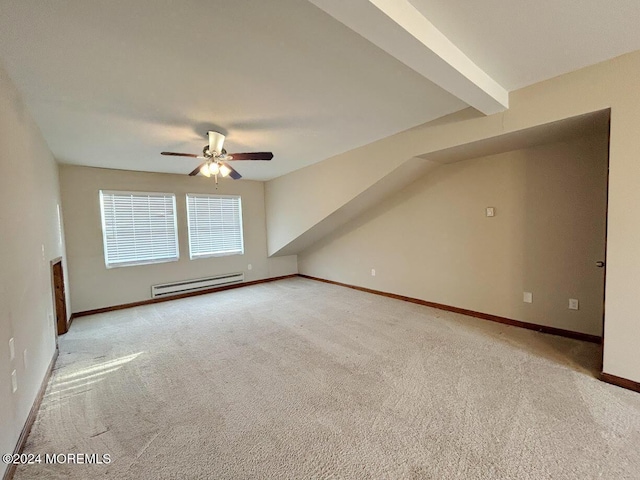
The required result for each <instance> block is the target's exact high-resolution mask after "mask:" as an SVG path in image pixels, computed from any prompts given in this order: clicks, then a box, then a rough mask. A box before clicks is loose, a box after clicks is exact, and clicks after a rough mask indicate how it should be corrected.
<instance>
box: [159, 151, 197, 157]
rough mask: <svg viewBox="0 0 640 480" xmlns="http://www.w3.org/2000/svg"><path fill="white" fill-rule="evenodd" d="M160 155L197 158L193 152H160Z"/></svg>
mask: <svg viewBox="0 0 640 480" xmlns="http://www.w3.org/2000/svg"><path fill="white" fill-rule="evenodd" d="M160 155H173V156H174V157H192V158H198V155H195V154H193V153H176V152H160Z"/></svg>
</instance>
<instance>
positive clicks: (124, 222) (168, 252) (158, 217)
mask: <svg viewBox="0 0 640 480" xmlns="http://www.w3.org/2000/svg"><path fill="white" fill-rule="evenodd" d="M100 208H101V212H102V235H103V238H104V260H105V264H106V265H107V268H111V267H123V266H129V265H142V264H146V263H160V262H170V261H173V260H178V229H177V227H176V197H175V195H173V194H170V193H146V192H113V191H104V190H101V191H100Z"/></svg>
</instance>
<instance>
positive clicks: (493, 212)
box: [487, 207, 496, 217]
mask: <svg viewBox="0 0 640 480" xmlns="http://www.w3.org/2000/svg"><path fill="white" fill-rule="evenodd" d="M495 216H496V209H495V208H494V207H487V217H495Z"/></svg>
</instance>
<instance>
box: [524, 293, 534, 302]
mask: <svg viewBox="0 0 640 480" xmlns="http://www.w3.org/2000/svg"><path fill="white" fill-rule="evenodd" d="M522 301H523V302H524V303H533V294H532V293H531V292H524V294H523V295H522Z"/></svg>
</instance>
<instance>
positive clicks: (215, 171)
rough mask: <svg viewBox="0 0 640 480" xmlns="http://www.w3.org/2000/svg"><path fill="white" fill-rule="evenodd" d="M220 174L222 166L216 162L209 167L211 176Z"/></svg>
mask: <svg viewBox="0 0 640 480" xmlns="http://www.w3.org/2000/svg"><path fill="white" fill-rule="evenodd" d="M219 173H220V165H218V164H217V163H215V162H214V163H212V164H210V165H209V174H210V175H218V174H219Z"/></svg>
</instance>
